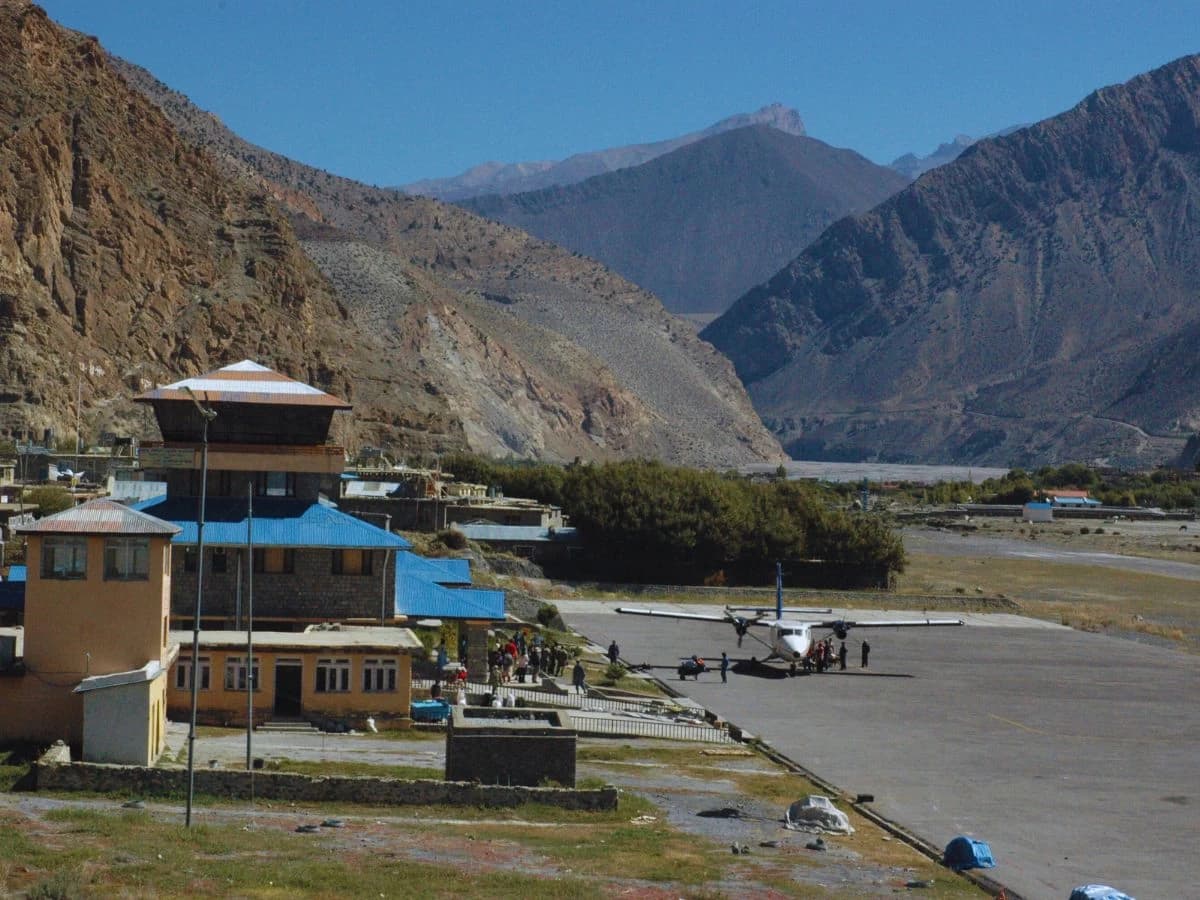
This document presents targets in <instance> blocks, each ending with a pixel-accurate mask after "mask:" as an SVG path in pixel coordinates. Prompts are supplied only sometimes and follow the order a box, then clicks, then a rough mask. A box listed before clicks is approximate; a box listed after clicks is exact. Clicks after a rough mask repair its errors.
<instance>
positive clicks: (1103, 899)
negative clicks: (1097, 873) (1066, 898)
mask: <svg viewBox="0 0 1200 900" xmlns="http://www.w3.org/2000/svg"><path fill="white" fill-rule="evenodd" d="M1071 900H1133V898H1132V897H1130V896H1129V895H1128V894H1123V893H1121V892H1120V891H1118V890H1117V889H1116V888H1110V887H1109V886H1108V885H1107V884H1085V885H1082V886H1080V887H1077V888H1075V890H1073V891H1071Z"/></svg>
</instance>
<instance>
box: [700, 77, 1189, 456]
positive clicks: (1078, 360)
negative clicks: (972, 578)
mask: <svg viewBox="0 0 1200 900" xmlns="http://www.w3.org/2000/svg"><path fill="white" fill-rule="evenodd" d="M1198 295H1200V57H1196V56H1193V57H1186V58H1184V59H1180V60H1178V61H1176V62H1174V63H1171V64H1169V65H1167V66H1163V67H1162V68H1160V69H1156V70H1155V71H1153V72H1150V73H1148V74H1145V75H1142V76H1139V77H1137V78H1134V79H1133V80H1131V81H1130V82H1128V83H1127V84H1124V85H1118V86H1115V87H1108V88H1104V89H1103V90H1099V91H1097V92H1096V93H1094V94H1092V95H1090V96H1089V97H1087V98H1086V99H1085V100H1083V101H1082V102H1081V103H1080V104H1079V105H1077V106H1076V107H1075V108H1073V109H1071V110H1069V111H1067V112H1065V113H1063V114H1061V115H1059V116H1056V117H1054V118H1051V119H1047V120H1045V121H1043V122H1040V123H1038V124H1036V125H1032V126H1029V127H1026V128H1023V129H1021V130H1019V131H1016V132H1015V133H1012V134H1010V135H1007V136H1005V137H999V138H994V139H990V140H984V141H980V142H978V143H976V144H974V145H973V146H971V147H969V148H968V149H967V150H965V151H964V152H963V153H962V154H961V155H960V156H959V157H958V158H957V159H956V160H954V161H953V162H950V163H948V164H946V165H943V166H941V167H940V168H937V169H934V170H933V171H930V172H927V173H926V174H925V175H924V176H922V177H921V178H920V179H919V180H918V181H916V182H915V183H913V184H912V185H910V186H909V187H907V188H905V189H904V190H903V191H901V192H900V193H898V194H896V195H895V196H894V197H892V198H890V199H889V200H886V201H885V202H883V203H882V204H880V205H879V206H878V207H876V208H875V209H873V210H871V211H870V212H867V213H864V214H862V215H860V216H857V217H854V218H849V219H844V220H842V221H841V222H838V223H836V224H835V225H833V226H831V227H830V228H829V229H828V230H827V231H826V232H825V233H824V234H823V235H822V236H821V237H820V238H818V239H817V240H816V241H815V242H814V243H813V244H811V245H810V246H809V247H808V248H807V249H806V250H805V251H804V252H803V253H801V254H800V255H799V256H798V257H797V258H796V259H795V260H793V261H792V262H791V263H789V264H788V265H787V266H786V267H784V269H783V270H782V271H780V272H779V273H778V274H777V275H776V276H775V277H774V278H772V279H771V280H770V281H769V282H767V283H766V284H764V285H761V286H759V287H757V288H754V289H753V290H751V291H750V292H748V293H747V294H746V295H745V296H743V297H742V298H741V299H740V300H739V301H738V302H737V303H736V304H735V305H734V306H733V307H732V308H731V309H730V310H729V311H728V312H727V313H726V314H725V315H724V316H723V317H722V318H720V319H718V320H717V321H716V322H714V323H713V324H712V325H710V326H709V327H708V328H707V329H706V330H705V331H704V332H703V335H702V336H703V337H705V338H706V339H708V340H711V341H712V342H713V343H714V344H715V345H716V346H717V347H718V348H720V349H721V350H722V351H723V352H725V353H726V354H727V355H728V356H729V357H730V358H731V359H732V360H733V361H734V364H735V365H736V366H737V369H738V373H739V375H740V376H741V377H742V379H743V381H744V382H745V383H746V384H747V386H748V388H749V390H750V392H751V396H752V398H753V399H754V402H755V406H756V408H757V409H758V410H759V412H760V414H761V415H762V416H763V417H764V419H765V420H766V421H767V423H768V424H769V425H770V426H771V428H772V429H773V430H774V431H775V432H776V434H777V435H779V436H780V438H781V439H782V440H783V442H784V446H785V448H786V449H788V450H789V451H790V452H792V453H793V454H795V455H798V456H807V457H811V456H814V455H816V456H821V457H827V458H828V457H833V458H862V457H880V458H885V459H893V460H925V461H928V460H947V461H949V460H961V461H977V462H1010V461H1013V462H1026V463H1035V462H1046V461H1054V460H1065V459H1080V458H1083V459H1106V460H1112V461H1119V462H1145V461H1157V460H1162V459H1164V458H1167V457H1168V456H1170V455H1171V454H1172V453H1173V452H1175V451H1177V450H1178V449H1179V447H1180V446H1181V445H1182V442H1183V440H1184V439H1185V438H1186V437H1187V436H1188V435H1189V434H1191V433H1192V432H1193V431H1194V430H1195V429H1196V428H1197V426H1198V425H1200V399H1197V398H1198V397H1200V364H1197V362H1196V360H1197V358H1198V357H1200V304H1197V302H1196V298H1197V296H1198Z"/></svg>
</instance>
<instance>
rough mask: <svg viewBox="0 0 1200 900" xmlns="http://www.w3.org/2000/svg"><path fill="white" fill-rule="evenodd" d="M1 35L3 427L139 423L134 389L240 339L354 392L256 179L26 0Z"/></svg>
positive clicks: (335, 312)
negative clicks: (188, 135) (185, 132)
mask: <svg viewBox="0 0 1200 900" xmlns="http://www.w3.org/2000/svg"><path fill="white" fill-rule="evenodd" d="M0 46H3V47H4V53H3V54H2V55H0V121H2V122H3V125H4V130H3V134H4V137H3V138H2V139H0V335H2V336H3V337H2V340H0V433H3V434H5V435H7V436H17V435H20V434H23V433H25V432H27V431H29V430H34V431H36V432H37V433H39V435H40V433H41V431H42V430H43V429H46V428H50V429H53V430H54V431H55V432H56V433H57V434H59V435H62V436H66V435H67V434H70V435H72V436H73V435H74V431H75V427H74V423H75V419H76V414H77V412H79V413H80V414H81V416H82V428H83V430H85V432H86V433H89V434H95V433H97V432H98V431H100V430H102V429H104V430H115V431H121V432H125V433H136V434H141V433H144V432H145V431H146V429H147V424H148V423H147V422H146V421H145V419H144V413H140V412H137V411H135V410H134V408H133V406H132V404H131V403H129V398H130V397H131V396H132V395H133V394H135V393H137V392H139V391H142V390H145V389H146V388H148V387H150V386H152V385H154V384H155V383H162V382H164V381H167V380H174V379H176V378H177V377H179V375H180V374H182V373H187V372H198V371H204V370H207V369H211V368H213V367H214V366H216V365H218V364H221V363H224V362H226V361H228V360H229V359H231V358H233V359H236V358H243V357H246V356H253V357H255V358H256V359H259V360H261V361H262V362H263V363H265V364H268V365H271V366H272V367H274V368H276V369H279V370H280V371H283V372H286V373H287V374H289V375H292V376H293V377H296V378H302V379H304V380H305V381H308V382H311V383H313V384H316V385H319V386H320V387H322V388H324V389H326V390H329V391H331V392H333V393H335V394H339V395H349V396H353V395H354V393H355V391H354V385H353V382H352V379H351V377H350V374H349V371H348V369H347V368H346V366H345V364H344V361H343V360H344V359H345V358H346V356H347V355H348V353H347V350H348V342H347V341H346V336H345V335H344V333H343V331H342V329H341V328H339V325H340V324H341V323H343V322H344V321H345V319H346V311H345V309H344V308H343V307H342V306H341V304H340V303H339V302H338V300H337V298H336V296H335V294H334V292H333V290H332V289H331V288H330V287H329V285H328V283H327V282H326V280H325V279H324V277H322V275H321V274H320V272H319V271H318V270H317V268H316V267H315V266H314V265H313V264H312V263H311V261H310V260H309V259H308V258H307V257H306V256H305V255H304V253H303V252H302V251H301V249H300V248H299V246H298V244H297V243H296V240H295V237H294V235H293V233H292V228H291V226H290V224H289V223H288V221H287V220H286V218H285V217H284V216H283V215H282V214H281V213H280V212H279V211H278V210H277V209H276V207H275V205H274V204H273V203H272V202H271V201H270V200H269V198H268V197H267V196H265V194H263V193H262V192H261V191H256V190H254V189H253V188H252V187H251V186H249V185H246V184H243V183H239V182H234V181H231V180H230V179H229V178H228V177H227V175H226V174H225V172H224V171H222V169H221V168H219V167H218V166H217V165H215V164H214V163H213V161H212V160H211V159H210V158H209V157H208V156H207V155H206V154H205V153H203V152H201V151H199V150H198V149H197V148H195V147H194V146H193V145H191V144H190V143H189V142H186V141H183V140H181V139H180V138H179V137H178V135H177V134H176V131H175V128H174V127H173V126H172V125H171V123H170V122H168V121H167V119H166V117H165V116H163V115H162V113H161V112H160V111H159V110H158V108H157V107H155V106H154V105H153V104H151V103H150V102H148V101H147V100H146V99H145V98H143V97H141V96H140V95H138V94H136V93H134V92H132V91H130V90H129V88H128V86H127V85H126V84H125V82H124V81H123V80H122V79H121V78H120V77H119V76H118V75H116V74H115V73H114V72H113V71H112V70H111V68H110V66H109V65H108V61H107V56H106V54H105V53H104V51H103V50H102V49H101V48H100V46H99V45H98V44H97V43H96V42H95V40H93V39H90V38H81V37H78V36H74V35H70V34H68V33H67V32H64V31H63V30H62V29H60V28H59V27H58V26H56V25H55V24H54V23H53V22H51V21H50V20H49V19H48V18H47V17H46V15H45V13H44V12H42V11H41V10H40V9H38V8H37V7H35V6H32V5H29V4H26V3H21V2H4V3H0ZM77 403H78V409H77ZM151 427H152V426H151Z"/></svg>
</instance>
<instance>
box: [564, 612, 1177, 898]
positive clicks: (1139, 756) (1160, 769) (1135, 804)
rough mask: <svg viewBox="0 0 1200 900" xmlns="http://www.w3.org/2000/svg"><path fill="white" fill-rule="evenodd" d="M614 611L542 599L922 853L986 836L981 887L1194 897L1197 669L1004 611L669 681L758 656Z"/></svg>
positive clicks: (724, 634) (681, 626)
mask: <svg viewBox="0 0 1200 900" xmlns="http://www.w3.org/2000/svg"><path fill="white" fill-rule="evenodd" d="M615 605H618V604H615V603H614V604H606V603H599V602H593V601H580V602H559V603H558V606H559V608H560V610H562V613H563V615H564V617H565V618H566V620H567V622H568V623H570V624H571V625H572V626H573V627H574V628H576V629H577V630H579V631H580V632H581V633H583V634H585V635H587V636H588V637H589V638H590V639H592V640H593V641H594V642H596V643H597V644H600V645H601V646H607V644H608V642H609V641H610V640H611V639H613V638H615V639H616V640H617V642H618V643H619V644H620V647H621V655H622V657H623V658H624V659H625V660H626V661H627V662H631V663H640V662H643V661H650V662H652V663H654V664H661V665H663V666H664V667H666V668H663V669H662V670H661V675H662V677H664V678H665V679H667V680H670V681H672V686H673V687H676V688H680V689H682V691H683V692H685V693H686V694H688V695H689V696H691V697H693V698H695V699H696V700H698V701H699V702H701V703H703V704H704V705H705V706H707V707H708V708H709V709H712V710H714V711H715V712H717V713H718V714H720V715H721V716H723V717H724V718H726V719H728V720H729V721H731V722H735V723H737V724H738V725H740V726H742V727H743V728H744V729H746V730H747V731H749V732H751V733H753V734H756V735H759V736H761V737H763V738H764V739H766V740H767V741H769V742H770V743H771V744H772V745H773V746H774V747H776V748H777V749H778V750H780V751H781V752H782V753H784V754H785V755H786V756H788V757H790V758H791V759H793V760H795V761H796V762H798V763H800V764H801V765H803V766H805V767H806V768H808V769H809V770H811V771H812V772H814V773H815V774H817V775H818V776H820V777H822V778H824V779H826V780H828V781H830V782H832V783H834V784H836V785H838V786H839V787H840V788H842V789H843V790H845V791H847V792H849V793H871V794H874V795H875V798H876V802H875V808H876V809H877V810H878V811H879V812H881V813H882V814H884V815H885V816H887V817H888V818H890V819H892V820H893V821H895V822H897V823H899V824H901V825H903V826H904V827H906V828H908V829H909V830H911V831H912V832H914V833H916V834H918V835H920V836H921V837H923V838H925V839H926V840H928V841H929V842H930V843H932V844H934V845H936V846H945V844H946V843H947V842H948V841H949V840H950V838H952V837H954V836H955V835H958V834H969V835H973V836H976V837H979V838H982V839H984V840H987V841H988V842H989V843H990V844H991V847H992V850H993V853H994V854H995V856H996V859H997V863H998V866H997V868H996V869H995V870H994V871H993V872H992V873H991V874H993V875H994V876H995V877H996V878H997V879H998V880H999V881H1001V882H1002V883H1004V884H1006V885H1008V886H1009V887H1010V888H1011V889H1013V890H1016V891H1018V892H1020V893H1021V894H1022V895H1024V896H1026V897H1030V898H1042V897H1046V898H1065V897H1066V896H1067V895H1068V894H1069V893H1070V890H1071V888H1072V887H1074V886H1076V885H1079V884H1083V883H1085V882H1089V881H1099V882H1105V883H1109V884H1112V885H1114V886H1115V887H1118V888H1121V889H1122V890H1124V891H1126V892H1127V893H1130V894H1132V895H1133V896H1136V897H1138V898H1139V900H1153V898H1177V897H1187V896H1195V891H1196V888H1195V885H1196V882H1197V878H1196V874H1195V870H1194V866H1193V864H1192V862H1191V860H1192V859H1193V858H1194V856H1195V851H1196V849H1197V837H1196V835H1197V825H1196V808H1197V805H1198V804H1200V766H1198V765H1197V763H1198V762H1200V692H1198V689H1200V659H1197V658H1196V657H1194V656H1189V655H1187V654H1183V653H1177V652H1173V651H1168V650H1161V649H1157V648H1153V647H1147V646H1145V645H1141V644H1133V643H1131V642H1127V641H1121V640H1118V639H1115V638H1107V637H1103V636H1099V635H1092V634H1085V633H1082V632H1075V631H1072V630H1069V629H1064V628H1059V627H1053V626H1050V627H1046V623H1041V622H1033V621H1030V620H1024V619H1021V618H1020V617H1017V616H1004V617H983V621H982V622H977V623H976V624H968V625H967V627H964V628H961V629H929V630H919V629H910V630H903V631H902V630H898V629H897V630H888V629H878V630H872V631H871V632H869V633H868V637H869V640H870V642H871V646H872V653H871V668H870V669H869V670H866V671H863V670H860V669H858V668H857V666H858V658H859V641H858V639H857V638H858V637H859V636H860V635H861V634H862V632H860V633H858V635H856V634H855V633H854V632H852V633H851V638H850V640H848V641H847V646H848V647H849V648H850V662H851V668H850V669H849V670H848V671H847V672H846V673H844V674H841V673H832V674H827V675H819V676H818V675H813V676H808V677H804V676H801V677H798V678H786V677H783V678H778V679H775V678H766V677H753V676H751V675H748V674H745V675H739V674H731V675H730V680H729V684H727V685H722V684H721V680H720V676H719V675H718V674H716V673H713V674H710V675H705V676H702V678H701V680H700V681H699V682H698V683H697V682H692V681H688V682H686V683H684V682H680V681H678V678H677V676H675V675H674V672H673V667H674V664H675V663H676V662H677V659H678V657H681V656H686V655H690V654H692V653H699V654H700V655H702V656H704V657H706V658H713V659H719V658H720V654H721V650H726V651H728V652H729V654H730V656H731V657H732V658H738V657H746V658H748V657H749V656H750V655H752V654H755V655H758V656H760V657H761V656H762V655H763V654H764V652H765V651H764V649H763V648H762V647H761V646H760V645H756V644H754V643H753V642H752V641H751V640H750V639H749V638H747V640H746V643H745V645H744V648H743V649H742V650H740V651H739V650H737V649H736V637H735V635H734V633H733V629H732V628H730V627H729V626H723V625H708V624H706V623H699V622H696V623H693V622H673V621H670V620H663V619H648V618H642V617H635V616H618V615H614V614H613V613H611V612H610V611H605V610H607V609H608V608H609V607H611V606H615ZM626 605H642V604H640V603H629V602H627V603H626ZM708 609H709V610H712V609H713V607H708ZM905 615H908V616H911V612H909V613H907V614H905ZM970 619H971V620H973V621H974V620H976V617H974V616H972V617H970ZM985 622H986V623H987V624H990V625H993V626H996V627H980V625H981V624H983V623H985ZM1024 626H1029V627H1024Z"/></svg>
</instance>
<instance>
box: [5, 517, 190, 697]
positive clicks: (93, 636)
mask: <svg viewBox="0 0 1200 900" xmlns="http://www.w3.org/2000/svg"><path fill="white" fill-rule="evenodd" d="M44 537H45V536H44V535H39V534H31V535H30V536H29V555H28V559H29V568H28V573H27V576H26V577H27V582H26V586H25V667H26V668H27V669H28V670H30V671H31V672H36V673H38V674H39V675H41V676H43V677H46V678H50V679H52V680H54V681H56V682H65V681H68V680H69V679H71V678H74V679H75V682H76V683H78V682H79V681H80V680H81V679H83V678H86V677H87V676H89V675H108V674H111V673H113V672H128V671H130V670H132V669H140V668H141V667H142V666H144V665H145V664H146V663H147V662H149V661H150V660H158V661H159V662H160V663H163V664H165V663H166V661H167V660H166V650H167V632H166V625H167V622H168V620H169V616H170V612H171V574H170V572H171V546H170V543H169V539H168V538H166V537H152V538H150V554H149V556H150V564H149V573H148V574H149V577H148V579H147V580H145V581H124V580H121V581H118V580H111V581H106V580H105V578H104V537H103V536H102V535H89V536H87V577H86V578H83V579H57V578H43V577H42V574H41V571H42V567H41V560H42V540H43V538H44ZM72 686H74V685H72Z"/></svg>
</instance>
